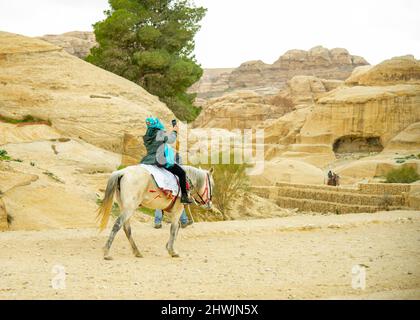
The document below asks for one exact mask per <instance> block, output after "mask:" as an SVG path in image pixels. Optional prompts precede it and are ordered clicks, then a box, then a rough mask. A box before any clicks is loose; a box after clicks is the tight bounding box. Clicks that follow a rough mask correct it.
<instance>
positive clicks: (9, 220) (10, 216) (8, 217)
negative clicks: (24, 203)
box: [6, 213, 15, 226]
mask: <svg viewBox="0 0 420 320" xmlns="http://www.w3.org/2000/svg"><path fill="white" fill-rule="evenodd" d="M6 219H7V225H8V226H11V224H12V223H13V220H15V218H14V217H13V216H12V215H11V214H10V213H7V216H6Z"/></svg>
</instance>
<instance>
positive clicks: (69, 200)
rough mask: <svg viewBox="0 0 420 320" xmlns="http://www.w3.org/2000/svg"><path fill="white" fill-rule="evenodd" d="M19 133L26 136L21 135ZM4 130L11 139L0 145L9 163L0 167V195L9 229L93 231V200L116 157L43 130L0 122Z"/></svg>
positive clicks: (77, 140)
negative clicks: (10, 220) (76, 228)
mask: <svg viewBox="0 0 420 320" xmlns="http://www.w3.org/2000/svg"><path fill="white" fill-rule="evenodd" d="M11 126H14V127H15V128H11ZM20 128H27V129H28V128H30V129H31V130H26V131H25V132H24V134H22V132H20V130H19V129H20ZM7 130H9V131H11V132H14V134H13V135H10V136H9V138H8V141H6V143H3V142H5V141H3V142H0V149H3V150H6V151H7V153H8V155H9V156H10V158H11V160H9V161H0V176H1V179H0V191H1V194H2V195H1V198H2V200H3V201H4V203H5V205H6V207H7V210H8V212H9V213H11V215H12V216H13V222H12V224H11V225H10V229H11V230H39V229H45V228H69V227H94V226H95V211H96V209H97V204H96V203H97V200H98V197H99V196H101V194H102V191H103V190H104V188H105V187H106V182H107V179H108V177H109V174H110V172H112V171H114V170H115V169H116V168H117V167H118V165H119V164H120V161H121V155H119V154H116V153H112V152H109V151H106V150H103V149H100V148H98V147H95V146H93V145H90V144H88V143H86V142H84V141H82V140H79V139H69V138H65V137H63V136H61V135H60V133H59V132H58V131H56V130H54V129H52V128H50V127H48V126H46V125H30V124H28V125H26V126H24V127H18V125H11V124H5V123H2V122H0V132H5V131H7ZM31 133H32V134H33V135H32V136H31ZM20 138H22V140H19V139H20ZM2 220H3V216H2V211H1V209H0V221H2ZM0 225H1V223H0ZM0 229H1V228H0Z"/></svg>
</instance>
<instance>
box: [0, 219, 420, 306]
mask: <svg viewBox="0 0 420 320" xmlns="http://www.w3.org/2000/svg"><path fill="white" fill-rule="evenodd" d="M108 231H109V230H108ZM108 231H107V232H104V233H103V234H98V233H97V231H96V230H93V229H65V230H48V231H13V232H3V233H0V267H1V270H0V299H19V298H25V299H43V298H47V299H88V298H89V299H99V298H105V299H121V298H132V299H205V298H207V299H214V298H218V299H319V298H321V299H335V298H345V299H359V298H361V299H383V298H385V299H420V212H419V211H394V212H383V213H376V214H354V215H353V214H351V215H343V216H337V215H333V216H309V215H299V216H294V217H286V218H273V219H261V220H249V221H229V222H213V223H196V224H194V225H193V226H191V227H188V228H187V229H182V230H181V231H180V234H179V237H178V241H177V249H178V251H179V252H180V254H181V257H180V258H170V257H169V255H168V254H167V252H166V249H165V243H166V241H167V238H168V235H169V225H164V227H163V229H160V230H155V229H153V228H152V227H151V225H150V223H138V222H136V223H135V224H134V226H133V232H134V237H135V239H136V241H137V244H138V245H139V247H140V249H141V251H142V253H143V255H144V258H135V257H134V256H133V255H132V254H131V250H130V246H129V243H128V241H127V240H126V238H125V235H124V233H123V232H121V233H120V234H118V236H117V238H116V240H115V242H114V245H113V248H112V254H113V257H114V260H112V261H105V260H103V259H102V251H101V247H102V246H103V244H104V242H105V240H106V237H107V235H108ZM57 264H59V265H62V266H64V267H65V271H66V288H65V289H62V290H58V289H53V288H52V286H51V280H52V279H53V277H55V275H56V274H55V273H54V272H53V266H54V265H57ZM357 264H361V265H364V266H365V268H366V288H365V290H361V289H353V288H352V285H351V283H352V274H351V270H352V267H353V266H354V265H357Z"/></svg>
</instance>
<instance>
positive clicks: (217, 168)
mask: <svg viewBox="0 0 420 320" xmlns="http://www.w3.org/2000/svg"><path fill="white" fill-rule="evenodd" d="M219 159H221V155H220V157H219ZM201 167H202V168H203V169H207V170H208V169H210V168H211V167H213V168H214V172H213V179H214V184H215V188H214V190H213V206H215V207H216V208H217V209H218V210H220V212H221V217H217V216H216V215H215V213H214V212H210V211H208V210H204V209H201V208H197V207H195V206H192V207H191V209H192V210H191V212H192V214H193V216H194V219H196V220H204V221H211V220H229V219H230V215H229V211H230V210H231V209H232V207H233V204H234V203H235V201H236V200H238V198H240V197H241V196H242V195H243V193H244V192H246V191H248V190H249V177H248V175H247V174H246V169H247V168H249V167H250V165H249V164H245V163H244V164H235V163H234V158H233V154H231V157H230V161H229V164H222V163H221V161H219V164H213V165H201Z"/></svg>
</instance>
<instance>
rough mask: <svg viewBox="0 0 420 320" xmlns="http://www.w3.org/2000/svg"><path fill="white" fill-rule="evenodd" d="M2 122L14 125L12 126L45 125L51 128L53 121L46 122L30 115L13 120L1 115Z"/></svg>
mask: <svg viewBox="0 0 420 320" xmlns="http://www.w3.org/2000/svg"><path fill="white" fill-rule="evenodd" d="M0 121H2V122H6V123H12V124H19V123H45V124H47V125H49V126H51V121H50V120H49V119H48V120H44V119H41V118H37V117H34V116H32V115H30V114H27V115H26V116H24V117H23V118H22V119H13V118H9V117H5V116H2V115H0Z"/></svg>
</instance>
